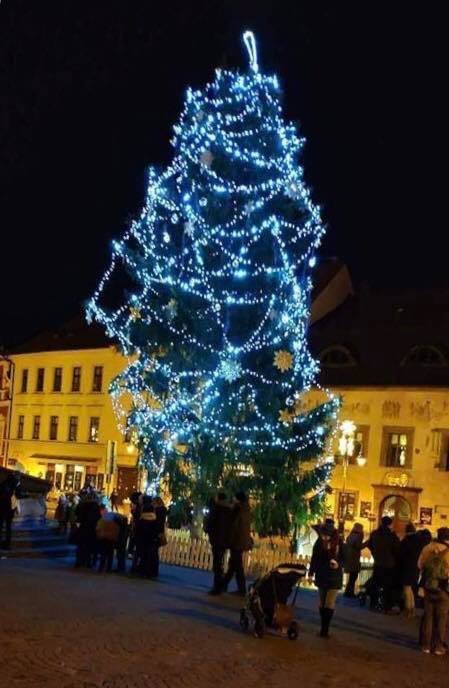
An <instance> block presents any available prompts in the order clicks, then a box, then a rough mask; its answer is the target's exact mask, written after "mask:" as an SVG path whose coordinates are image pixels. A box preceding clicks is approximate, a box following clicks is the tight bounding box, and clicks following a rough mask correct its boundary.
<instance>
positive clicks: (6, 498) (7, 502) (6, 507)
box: [0, 484, 14, 518]
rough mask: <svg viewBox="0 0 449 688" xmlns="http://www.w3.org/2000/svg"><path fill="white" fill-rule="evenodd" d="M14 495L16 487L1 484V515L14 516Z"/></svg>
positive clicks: (3, 516)
mask: <svg viewBox="0 0 449 688" xmlns="http://www.w3.org/2000/svg"><path fill="white" fill-rule="evenodd" d="M13 495H14V488H13V487H11V486H10V485H6V484H3V485H0V517H1V518H12V517H13V515H14V509H13V506H12V498H13Z"/></svg>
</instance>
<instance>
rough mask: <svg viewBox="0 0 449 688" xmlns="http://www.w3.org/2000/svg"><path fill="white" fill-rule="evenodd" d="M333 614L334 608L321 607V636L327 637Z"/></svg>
mask: <svg viewBox="0 0 449 688" xmlns="http://www.w3.org/2000/svg"><path fill="white" fill-rule="evenodd" d="M333 615H334V610H333V609H329V608H328V607H323V608H322V609H321V631H320V636H321V637H322V638H328V637H329V626H330V623H331V620H332V617H333Z"/></svg>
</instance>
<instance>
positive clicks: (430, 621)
mask: <svg viewBox="0 0 449 688" xmlns="http://www.w3.org/2000/svg"><path fill="white" fill-rule="evenodd" d="M418 568H419V570H420V571H421V576H422V578H421V585H422V587H423V588H424V617H423V621H422V624H421V634H420V635H421V637H420V645H421V651H422V652H425V653H426V654H429V653H430V652H432V650H433V651H434V653H435V654H436V655H444V654H446V648H445V637H446V625H447V619H448V615H449V528H439V529H438V531H437V539H436V541H434V542H431V543H430V544H429V545H426V547H424V549H423V550H422V552H421V554H420V557H419V559H418Z"/></svg>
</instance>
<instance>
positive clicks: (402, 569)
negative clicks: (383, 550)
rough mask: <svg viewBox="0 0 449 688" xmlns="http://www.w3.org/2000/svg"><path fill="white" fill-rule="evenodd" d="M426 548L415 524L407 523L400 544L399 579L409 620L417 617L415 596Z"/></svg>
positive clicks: (405, 611)
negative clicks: (421, 555)
mask: <svg viewBox="0 0 449 688" xmlns="http://www.w3.org/2000/svg"><path fill="white" fill-rule="evenodd" d="M423 547H424V539H423V538H422V536H420V534H419V533H417V532H416V528H415V526H414V525H413V523H407V525H406V527H405V535H404V537H403V538H402V540H401V542H400V544H399V550H398V565H399V578H400V582H401V585H402V592H403V596H404V613H405V616H406V617H407V618H412V617H413V616H414V615H415V595H416V594H417V591H418V578H419V569H418V559H419V555H420V554H421V551H422V549H423Z"/></svg>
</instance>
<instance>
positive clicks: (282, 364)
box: [273, 349, 293, 373]
mask: <svg viewBox="0 0 449 688" xmlns="http://www.w3.org/2000/svg"><path fill="white" fill-rule="evenodd" d="M273 365H274V366H276V368H277V369H278V370H280V371H281V373H285V372H286V371H287V370H290V369H291V368H292V367H293V354H291V353H290V351H285V349H281V351H276V353H275V354H274V363H273Z"/></svg>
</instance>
